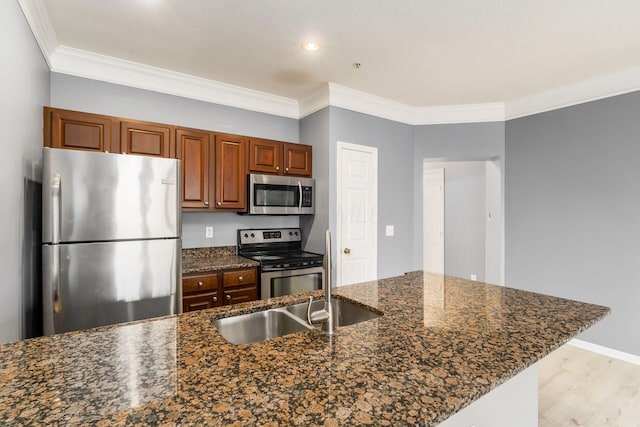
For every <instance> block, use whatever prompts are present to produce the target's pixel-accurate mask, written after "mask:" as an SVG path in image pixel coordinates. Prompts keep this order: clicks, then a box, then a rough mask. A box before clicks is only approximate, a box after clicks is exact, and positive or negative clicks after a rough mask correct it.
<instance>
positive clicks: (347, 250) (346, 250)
mask: <svg viewBox="0 0 640 427" xmlns="http://www.w3.org/2000/svg"><path fill="white" fill-rule="evenodd" d="M343 252H344V253H345V254H347V255H349V254H350V253H351V249H349V248H344V251H343Z"/></svg>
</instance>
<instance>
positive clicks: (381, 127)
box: [314, 107, 414, 278]
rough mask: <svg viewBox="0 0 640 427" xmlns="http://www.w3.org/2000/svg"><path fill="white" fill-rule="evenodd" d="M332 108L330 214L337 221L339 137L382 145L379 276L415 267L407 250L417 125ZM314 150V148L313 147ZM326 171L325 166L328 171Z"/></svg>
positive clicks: (410, 236)
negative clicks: (390, 230)
mask: <svg viewBox="0 0 640 427" xmlns="http://www.w3.org/2000/svg"><path fill="white" fill-rule="evenodd" d="M329 108H330V129H329V139H330V146H329V149H330V152H329V159H330V161H329V164H330V170H329V183H330V189H331V191H330V200H329V206H330V210H329V212H330V219H329V224H330V227H331V229H332V230H333V229H335V225H336V212H337V201H336V186H337V182H336V171H335V167H336V166H335V165H336V161H337V160H336V159H337V142H338V141H341V142H348V143H352V144H359V145H366V146H370V147H376V148H378V277H379V278H383V277H390V276H396V275H400V274H403V273H405V272H407V271H411V270H414V266H413V263H412V260H411V258H410V257H408V256H407V252H408V251H409V250H410V248H411V247H412V245H413V236H414V234H413V230H412V229H411V224H412V223H413V212H412V206H413V199H412V194H413V188H412V187H413V171H412V154H413V153H412V137H413V130H412V126H410V125H407V124H404V123H399V122H394V121H392V120H386V119H381V118H378V117H373V116H370V115H367V114H362V113H356V112H354V111H350V110H345V109H342V108H338V107H329ZM314 154H315V152H314ZM325 173H326V172H325ZM386 225H394V226H395V235H394V236H390V237H388V236H385V226H386Z"/></svg>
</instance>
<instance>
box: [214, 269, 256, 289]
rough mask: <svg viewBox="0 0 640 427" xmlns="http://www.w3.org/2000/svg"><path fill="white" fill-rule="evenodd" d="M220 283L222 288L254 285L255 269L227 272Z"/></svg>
mask: <svg viewBox="0 0 640 427" xmlns="http://www.w3.org/2000/svg"><path fill="white" fill-rule="evenodd" d="M222 283H223V285H224V287H225V288H226V287H229V286H240V285H251V284H254V283H256V269H255V268H248V269H246V270H236V271H227V272H225V273H224V275H223V279H222Z"/></svg>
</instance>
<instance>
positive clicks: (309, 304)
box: [307, 295, 313, 325]
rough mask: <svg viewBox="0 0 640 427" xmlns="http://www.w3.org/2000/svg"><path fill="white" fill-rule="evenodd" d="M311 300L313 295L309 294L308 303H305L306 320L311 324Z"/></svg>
mask: <svg viewBox="0 0 640 427" xmlns="http://www.w3.org/2000/svg"><path fill="white" fill-rule="evenodd" d="M312 302H313V295H310V296H309V303H308V304H307V322H308V323H309V324H310V325H313V323H311V303H312Z"/></svg>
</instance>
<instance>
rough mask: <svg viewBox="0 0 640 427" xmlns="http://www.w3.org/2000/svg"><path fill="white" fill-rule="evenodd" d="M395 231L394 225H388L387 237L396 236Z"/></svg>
mask: <svg viewBox="0 0 640 427" xmlns="http://www.w3.org/2000/svg"><path fill="white" fill-rule="evenodd" d="M394 232H395V231H394V229H393V225H387V228H386V230H385V235H387V236H393V234H394Z"/></svg>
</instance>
